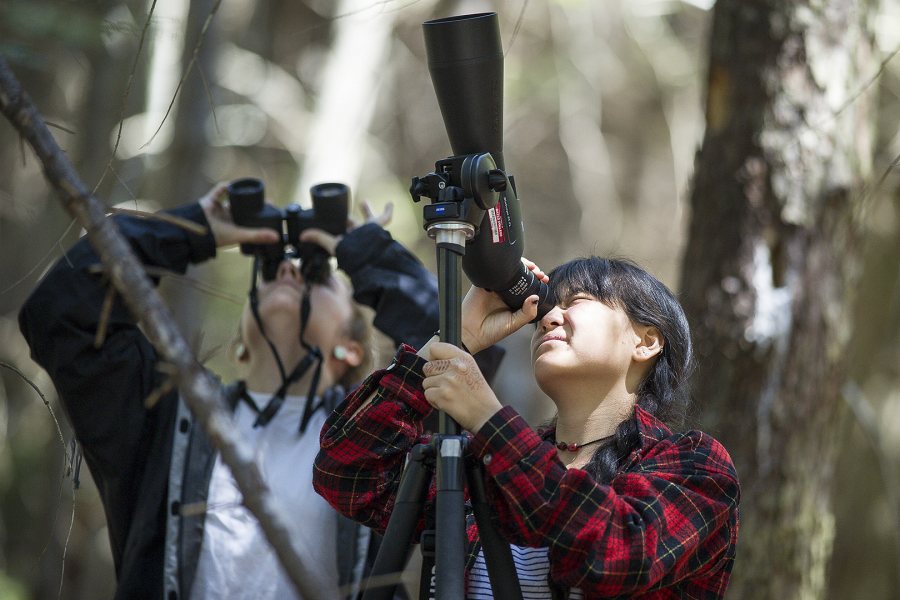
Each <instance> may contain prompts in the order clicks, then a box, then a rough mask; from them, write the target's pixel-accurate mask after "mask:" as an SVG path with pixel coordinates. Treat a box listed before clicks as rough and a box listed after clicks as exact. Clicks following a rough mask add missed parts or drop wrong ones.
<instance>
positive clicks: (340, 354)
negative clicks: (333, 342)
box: [331, 346, 347, 360]
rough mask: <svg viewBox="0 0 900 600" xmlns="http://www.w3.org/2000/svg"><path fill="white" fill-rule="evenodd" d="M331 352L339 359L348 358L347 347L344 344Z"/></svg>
mask: <svg viewBox="0 0 900 600" xmlns="http://www.w3.org/2000/svg"><path fill="white" fill-rule="evenodd" d="M331 354H332V355H333V356H334V357H335V358H336V359H338V360H344V359H345V358H347V349H346V348H344V347H343V346H335V347H334V350H332V351H331Z"/></svg>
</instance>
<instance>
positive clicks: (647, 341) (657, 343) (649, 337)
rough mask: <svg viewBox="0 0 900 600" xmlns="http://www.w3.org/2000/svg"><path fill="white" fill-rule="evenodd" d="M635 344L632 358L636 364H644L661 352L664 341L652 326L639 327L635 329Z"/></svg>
mask: <svg viewBox="0 0 900 600" xmlns="http://www.w3.org/2000/svg"><path fill="white" fill-rule="evenodd" d="M635 333H636V334H637V336H636V343H635V346H634V353H633V354H632V358H633V359H634V360H635V361H637V362H646V361H648V360H650V359H652V358H653V357H655V356H658V355H659V354H660V353H662V351H663V346H665V340H663V337H662V334H661V333H660V332H659V330H658V329H657V328H656V327H654V326H652V325H640V326H638V327H637V328H635Z"/></svg>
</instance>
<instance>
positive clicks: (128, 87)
mask: <svg viewBox="0 0 900 600" xmlns="http://www.w3.org/2000/svg"><path fill="white" fill-rule="evenodd" d="M156 1H157V0H153V4H151V5H150V11H149V12H148V13H147V19H146V20H145V21H144V28H143V29H141V37H140V39H139V40H138V49H137V52H135V54H134V60H133V61H132V63H131V72H130V73H129V74H128V83H126V84H125V92H124V93H123V94H122V104H121V105H120V106H119V117H118V123H119V126H118V128H117V129H116V143H115V144H113V149H112V153H111V154H110V157H109V161H107V163H106V168H105V169H103V173H102V174H101V175H100V179H99V180H97V184H96V185H95V186H94V189H93V190H92V193H94V194H96V193H97V190H98V189H100V185H101V184H102V183H103V180H104V179H105V178H106V174H107V173H108V172H109V171H110V170H112V164H113V161H114V160H116V153H117V152H118V151H119V144H120V143H121V141H122V127H123V126H124V123H125V105H126V103H127V101H128V96H129V95H131V86H132V85H133V84H134V78H135V74H136V73H137V66H138V60H139V59H140V57H141V52H142V51H143V49H144V40H145V39H146V37H147V29H149V28H150V23H151V22H152V20H153V11H155V10H156Z"/></svg>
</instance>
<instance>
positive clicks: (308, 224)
mask: <svg viewBox="0 0 900 600" xmlns="http://www.w3.org/2000/svg"><path fill="white" fill-rule="evenodd" d="M309 192H310V195H311V196H312V208H309V209H305V210H304V209H303V208H301V207H300V205H298V204H290V205H288V206H286V207H285V208H284V209H279V208H276V207H275V206H272V205H271V204H268V203H266V201H265V189H264V186H263V183H262V181H260V180H259V179H238V180H236V181H233V182H231V184H230V185H229V186H228V202H229V205H230V208H231V218H232V219H233V220H234V222H235V224H237V225H241V226H243V227H268V228H269V229H272V230H274V231H276V232H278V234H279V235H280V236H281V242H278V243H274V244H241V252H242V253H243V254H246V255H248V256H255V257H257V258H258V259H259V261H260V268H261V272H262V277H263V280H264V281H271V280H272V279H275V275H276V274H277V272H278V265H280V264H281V262H282V261H283V260H285V259H299V261H300V273H301V274H302V275H303V278H304V279H305V280H306V281H308V282H311V283H322V282H323V281H325V280H327V279H328V276H329V275H330V265H329V262H328V259H329V255H328V253H327V252H326V251H325V250H324V249H322V248H321V247H320V246H319V245H317V244H313V243H310V242H301V241H300V234H301V233H303V232H304V231H305V230H307V229H313V228H315V229H322V230H324V231H326V232H328V233H330V234H332V235H342V234H343V233H345V232H346V230H347V207H348V205H349V202H350V188H348V187H347V186H346V185H344V184H342V183H320V184H318V185H314V186H313V187H312V188H310V190H309Z"/></svg>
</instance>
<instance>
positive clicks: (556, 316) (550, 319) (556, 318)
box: [540, 306, 565, 332]
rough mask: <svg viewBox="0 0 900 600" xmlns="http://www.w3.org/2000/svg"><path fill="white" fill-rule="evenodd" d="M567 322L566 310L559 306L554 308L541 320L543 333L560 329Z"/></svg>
mask: <svg viewBox="0 0 900 600" xmlns="http://www.w3.org/2000/svg"><path fill="white" fill-rule="evenodd" d="M564 320H565V310H564V309H562V308H560V307H559V306H554V307H553V308H551V309H550V311H549V312H548V313H547V314H546V315H544V316H543V317H542V318H541V321H540V326H541V331H545V332H546V331H550V330H551V329H553V328H554V327H559V326H560V325H562V324H563V321H564Z"/></svg>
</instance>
